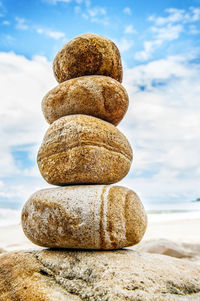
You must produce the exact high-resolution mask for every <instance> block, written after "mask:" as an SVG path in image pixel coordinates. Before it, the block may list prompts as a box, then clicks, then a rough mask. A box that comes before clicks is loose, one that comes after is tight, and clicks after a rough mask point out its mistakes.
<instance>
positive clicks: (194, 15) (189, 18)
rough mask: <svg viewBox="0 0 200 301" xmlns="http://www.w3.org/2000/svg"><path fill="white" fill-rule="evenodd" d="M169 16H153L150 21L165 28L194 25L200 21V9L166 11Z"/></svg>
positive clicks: (171, 9)
mask: <svg viewBox="0 0 200 301" xmlns="http://www.w3.org/2000/svg"><path fill="white" fill-rule="evenodd" d="M165 12H166V13H167V14H168V15H167V16H166V17H160V16H159V17H157V16H155V15H152V16H150V17H149V21H152V22H154V24H155V25H157V26H163V25H166V24H173V23H177V22H179V23H193V22H197V21H199V20H200V8H199V7H190V8H189V10H188V11H186V10H184V9H177V8H168V9H166V10H165Z"/></svg>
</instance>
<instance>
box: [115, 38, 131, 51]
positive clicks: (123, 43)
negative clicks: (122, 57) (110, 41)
mask: <svg viewBox="0 0 200 301" xmlns="http://www.w3.org/2000/svg"><path fill="white" fill-rule="evenodd" d="M115 43H116V45H117V47H118V48H119V50H120V52H125V51H127V50H129V49H131V48H132V46H133V40H129V39H126V38H121V39H120V40H115Z"/></svg>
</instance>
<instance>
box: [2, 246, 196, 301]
mask: <svg viewBox="0 0 200 301" xmlns="http://www.w3.org/2000/svg"><path fill="white" fill-rule="evenodd" d="M199 279H200V266H198V265H195V264H192V263H190V262H187V261H185V260H183V259H174V258H171V257H168V256H164V255H155V254H147V253H142V252H134V251H131V250H121V251H106V252H105V251H104V252H85V251H63V252H62V251H53V250H43V251H32V252H24V251H21V252H16V253H8V254H5V255H1V256H0V300H1V301H12V300H16V301H17V300H21V301H81V300H87V301H94V300H96V301H125V300H126V301H133V300H134V301H139V300H141V301H176V300H177V301H180V300H181V301H190V300H193V301H195V300H196V301H198V300H200V281H199Z"/></svg>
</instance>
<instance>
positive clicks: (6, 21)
mask: <svg viewBox="0 0 200 301" xmlns="http://www.w3.org/2000/svg"><path fill="white" fill-rule="evenodd" d="M2 24H3V25H10V22H9V21H8V20H5V21H3V22H2Z"/></svg>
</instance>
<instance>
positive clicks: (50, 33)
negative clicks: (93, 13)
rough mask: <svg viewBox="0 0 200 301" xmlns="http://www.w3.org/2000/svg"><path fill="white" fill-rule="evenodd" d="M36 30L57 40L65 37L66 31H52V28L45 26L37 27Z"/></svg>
mask: <svg viewBox="0 0 200 301" xmlns="http://www.w3.org/2000/svg"><path fill="white" fill-rule="evenodd" d="M36 32H37V33H39V34H44V35H46V36H47V37H50V38H52V39H55V40H59V39H61V38H64V37H65V33H64V32H60V31H52V30H49V29H44V28H37V29H36Z"/></svg>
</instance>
